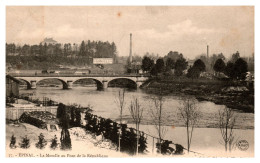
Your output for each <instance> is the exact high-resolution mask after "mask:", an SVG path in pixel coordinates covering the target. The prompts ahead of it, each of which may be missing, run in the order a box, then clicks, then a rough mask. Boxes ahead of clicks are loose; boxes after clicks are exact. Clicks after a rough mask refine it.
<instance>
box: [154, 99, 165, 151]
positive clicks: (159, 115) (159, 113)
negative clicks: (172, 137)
mask: <svg viewBox="0 0 260 163" xmlns="http://www.w3.org/2000/svg"><path fill="white" fill-rule="evenodd" d="M153 103H154V107H151V108H150V114H151V118H152V121H153V125H154V126H155V129H156V130H157V133H158V137H159V150H160V153H161V142H162V139H163V137H164V136H165V134H166V132H167V128H166V127H165V126H163V120H165V119H166V116H165V114H164V110H163V109H164V108H163V96H161V95H159V96H157V97H155V98H153Z"/></svg>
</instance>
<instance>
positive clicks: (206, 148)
mask: <svg viewBox="0 0 260 163" xmlns="http://www.w3.org/2000/svg"><path fill="white" fill-rule="evenodd" d="M119 91H122V88H108V89H106V90H104V91H97V90H96V87H84V86H79V85H74V87H73V88H72V89H70V90H63V89H62V86H59V87H39V86H38V87H37V89H36V90H25V89H21V90H20V92H21V93H33V94H34V96H36V97H38V98H43V97H49V98H51V99H52V100H54V101H57V102H62V103H64V104H74V103H76V104H80V105H81V106H85V107H87V106H91V108H92V109H93V114H96V115H98V116H101V117H104V118H110V119H112V120H116V121H117V120H118V119H119V109H118V108H119V107H118V105H117V103H116V102H115V101H116V99H117V98H116V96H117V94H118V92H119ZM133 98H138V100H139V101H140V102H141V106H142V107H143V109H144V112H143V119H142V122H141V123H142V125H141V126H140V130H141V131H143V132H145V133H147V134H149V135H153V136H155V137H158V135H157V134H158V132H157V130H156V129H155V127H154V126H153V125H151V109H152V108H154V103H153V100H152V98H153V95H151V94H147V93H145V92H144V91H143V90H141V89H137V90H127V91H126V95H125V101H126V105H125V109H124V112H123V118H124V121H126V123H128V126H129V127H135V125H134V124H133V123H132V120H131V119H132V118H131V116H130V112H129V109H128V108H129V104H130V102H131V100H133ZM181 101H182V100H181V99H180V98H179V97H177V96H172V95H167V96H164V97H163V113H164V114H163V120H164V125H165V126H164V129H165V131H166V132H165V134H164V136H163V139H166V140H170V141H173V142H174V143H178V144H182V145H183V146H184V147H187V141H186V129H185V127H183V122H182V120H181V116H180V114H179V110H178V107H179V106H180V102H181ZM224 107H225V106H223V105H216V104H214V103H212V102H198V109H199V110H200V112H201V114H202V116H201V119H200V120H199V123H198V128H196V129H195V130H194V134H193V140H192V146H191V149H192V150H193V151H196V152H199V153H202V154H203V155H199V156H196V157H200V156H202V157H217V156H219V157H253V156H254V114H252V113H241V112H238V111H235V116H236V117H237V119H236V125H235V128H236V129H235V130H234V136H235V140H236V141H240V140H246V141H247V142H248V143H249V148H248V149H247V150H245V151H244V150H243V151H242V150H239V149H238V148H234V149H233V150H232V153H225V151H224V146H223V144H221V143H220V142H221V141H223V139H222V137H221V133H220V130H219V129H218V127H217V124H218V112H219V110H221V109H223V108H224ZM155 143H156V142H155V141H154V139H153V138H152V137H149V136H148V137H147V150H148V151H149V152H150V153H153V152H152V151H154V148H155V147H154V146H155Z"/></svg>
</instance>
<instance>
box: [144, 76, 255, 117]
mask: <svg viewBox="0 0 260 163" xmlns="http://www.w3.org/2000/svg"><path fill="white" fill-rule="evenodd" d="M143 89H144V90H145V92H147V93H152V94H158V93H160V92H161V93H162V94H164V95H167V94H172V95H193V96H195V97H196V98H197V99H198V100H199V101H211V102H214V103H215V104H220V105H226V106H227V107H229V108H232V109H236V110H239V111H242V112H247V113H254V88H253V84H252V83H251V84H250V85H248V84H247V83H245V82H237V81H221V80H217V79H215V80H208V79H196V80H192V79H188V78H184V77H183V78H173V77H172V78H171V77H168V78H158V77H157V78H152V79H151V80H150V81H149V82H147V83H146V84H145V85H144V86H143Z"/></svg>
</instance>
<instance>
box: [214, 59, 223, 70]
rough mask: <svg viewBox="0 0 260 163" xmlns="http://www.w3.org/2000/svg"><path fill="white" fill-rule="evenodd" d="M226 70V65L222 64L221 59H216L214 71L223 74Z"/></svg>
mask: <svg viewBox="0 0 260 163" xmlns="http://www.w3.org/2000/svg"><path fill="white" fill-rule="evenodd" d="M225 68H226V64H225V63H224V61H223V60H222V59H218V60H217V61H216V62H215V64H214V67H213V69H214V71H216V72H224V71H225Z"/></svg>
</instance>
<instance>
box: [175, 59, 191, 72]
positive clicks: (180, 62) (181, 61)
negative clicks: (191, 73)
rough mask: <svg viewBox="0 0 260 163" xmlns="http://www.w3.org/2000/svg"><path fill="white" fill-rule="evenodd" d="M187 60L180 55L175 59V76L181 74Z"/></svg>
mask: <svg viewBox="0 0 260 163" xmlns="http://www.w3.org/2000/svg"><path fill="white" fill-rule="evenodd" d="M187 66H188V62H187V61H186V59H185V58H183V57H181V58H179V59H177V61H176V63H175V71H174V73H175V75H176V76H181V75H182V74H183V71H184V70H186V69H187Z"/></svg>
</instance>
